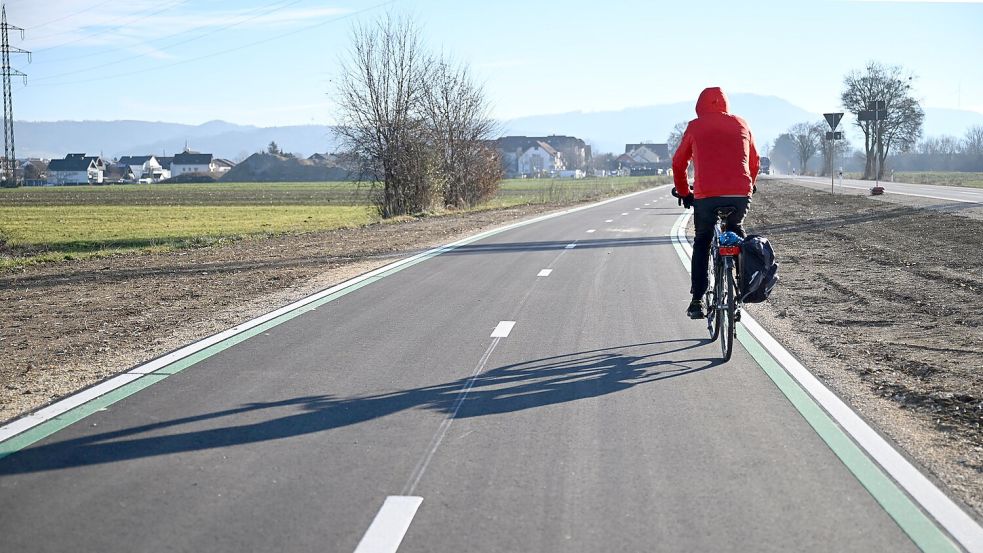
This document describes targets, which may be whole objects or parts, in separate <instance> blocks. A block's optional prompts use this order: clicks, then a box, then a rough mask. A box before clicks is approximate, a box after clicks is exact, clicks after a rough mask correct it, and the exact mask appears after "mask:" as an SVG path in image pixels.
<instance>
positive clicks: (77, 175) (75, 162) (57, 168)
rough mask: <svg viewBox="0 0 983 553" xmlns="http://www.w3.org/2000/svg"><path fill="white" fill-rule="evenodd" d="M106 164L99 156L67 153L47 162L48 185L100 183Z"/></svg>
mask: <svg viewBox="0 0 983 553" xmlns="http://www.w3.org/2000/svg"><path fill="white" fill-rule="evenodd" d="M105 169H106V164H105V163H104V162H103V160H102V158H100V157H99V156H87V155H85V154H68V155H67V156H65V159H53V160H51V162H50V163H48V178H47V183H48V184H49V185H62V184H102V183H103V176H104V175H103V173H104V171H105Z"/></svg>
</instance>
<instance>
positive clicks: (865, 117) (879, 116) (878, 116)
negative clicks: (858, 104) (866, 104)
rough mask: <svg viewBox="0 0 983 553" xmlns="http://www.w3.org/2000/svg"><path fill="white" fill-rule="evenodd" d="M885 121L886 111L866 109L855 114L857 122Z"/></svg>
mask: <svg viewBox="0 0 983 553" xmlns="http://www.w3.org/2000/svg"><path fill="white" fill-rule="evenodd" d="M885 119H887V110H886V109H878V110H873V109H866V110H862V111H860V112H858V113H857V121H884V120H885Z"/></svg>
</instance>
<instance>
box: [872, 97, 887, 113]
mask: <svg viewBox="0 0 983 553" xmlns="http://www.w3.org/2000/svg"><path fill="white" fill-rule="evenodd" d="M867 109H868V110H870V111H874V110H882V109H887V102H885V101H884V100H875V101H873V102H867Z"/></svg>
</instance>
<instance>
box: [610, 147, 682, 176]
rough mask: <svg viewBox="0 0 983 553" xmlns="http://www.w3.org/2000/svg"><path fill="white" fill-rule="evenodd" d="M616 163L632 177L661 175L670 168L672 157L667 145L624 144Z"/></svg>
mask: <svg viewBox="0 0 983 553" xmlns="http://www.w3.org/2000/svg"><path fill="white" fill-rule="evenodd" d="M617 162H618V164H619V165H620V167H621V168H622V169H628V170H629V171H630V172H631V174H632V175H662V174H666V173H668V171H669V169H670V168H671V167H672V156H670V155H669V145H668V144H646V143H642V144H625V153H623V154H621V155H620V156H619V157H618V159H617Z"/></svg>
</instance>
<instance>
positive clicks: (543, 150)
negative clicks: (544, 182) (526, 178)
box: [516, 141, 564, 175]
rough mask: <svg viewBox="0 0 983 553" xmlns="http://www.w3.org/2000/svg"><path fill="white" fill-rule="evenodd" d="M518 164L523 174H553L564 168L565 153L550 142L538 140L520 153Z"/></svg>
mask: <svg viewBox="0 0 983 553" xmlns="http://www.w3.org/2000/svg"><path fill="white" fill-rule="evenodd" d="M516 166H517V167H518V171H519V174H521V175H543V174H552V173H554V172H556V171H562V170H563V169H564V164H563V154H561V153H560V152H558V151H556V150H555V149H554V148H553V147H552V146H550V145H549V144H547V143H545V142H542V141H537V142H536V143H535V144H534V145H533V146H531V147H529V148H528V149H526V150H525V151H524V152H522V153H521V154H519V155H518V157H517V158H516Z"/></svg>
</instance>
